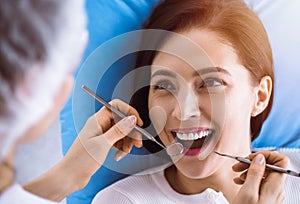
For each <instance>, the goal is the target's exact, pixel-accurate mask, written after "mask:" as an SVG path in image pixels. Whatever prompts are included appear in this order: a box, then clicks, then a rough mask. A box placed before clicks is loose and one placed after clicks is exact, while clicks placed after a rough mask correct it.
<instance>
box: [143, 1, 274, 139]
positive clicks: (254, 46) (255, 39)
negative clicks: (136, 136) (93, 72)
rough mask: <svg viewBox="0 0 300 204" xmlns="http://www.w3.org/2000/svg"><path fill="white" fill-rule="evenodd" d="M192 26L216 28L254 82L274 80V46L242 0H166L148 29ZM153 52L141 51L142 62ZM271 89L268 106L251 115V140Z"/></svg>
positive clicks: (148, 60) (264, 115)
mask: <svg viewBox="0 0 300 204" xmlns="http://www.w3.org/2000/svg"><path fill="white" fill-rule="evenodd" d="M192 28H200V29H201V28H202V29H208V30H210V31H213V32H215V33H216V34H217V35H218V36H219V37H220V38H221V40H222V42H223V43H227V44H229V45H230V46H231V47H233V48H234V50H235V52H236V54H237V56H238V57H239V60H240V63H241V64H242V65H243V66H244V67H246V69H247V70H248V71H249V72H250V74H251V77H252V80H253V82H254V83H258V82H259V81H260V79H261V78H262V77H264V76H270V77H271V78H272V79H273V80H274V73H273V57H272V50H271V46H270V43H269V40H268V36H267V33H266V31H265V29H264V26H263V25H262V23H261V21H260V19H259V18H258V17H257V16H256V14H255V13H254V12H253V11H252V10H251V9H249V8H248V7H247V5H246V4H245V3H244V2H243V1H241V0H165V1H162V2H161V3H160V4H159V5H158V6H157V7H156V8H155V9H154V10H153V12H152V14H151V16H150V18H149V19H148V21H147V22H146V24H145V29H162V30H168V31H173V32H183V31H188V30H190V29H192ZM153 57H154V55H153V54H152V55H151V57H146V58H145V54H140V55H139V56H138V59H137V62H138V63H137V64H138V65H139V66H142V65H146V64H151V62H152V60H153ZM273 95H274V91H273V90H272V93H271V98H270V102H269V104H268V106H267V108H266V109H265V110H264V111H263V112H262V113H261V114H259V115H258V116H256V117H253V118H251V134H252V140H253V139H255V137H257V135H258V134H259V132H260V130H261V127H262V124H263V122H264V121H265V119H266V118H267V116H268V115H269V112H270V110H271V107H272V103H273Z"/></svg>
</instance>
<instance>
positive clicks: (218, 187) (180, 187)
mask: <svg viewBox="0 0 300 204" xmlns="http://www.w3.org/2000/svg"><path fill="white" fill-rule="evenodd" d="M229 163H230V162H228V165H226V167H225V166H224V168H222V171H220V172H215V173H214V174H212V175H210V176H208V177H205V178H201V179H193V178H188V177H186V176H185V175H183V174H182V173H181V172H180V171H179V170H178V169H177V168H176V167H175V166H174V165H173V166H171V167H169V168H168V169H166V171H165V176H166V178H167V180H168V182H169V184H170V185H171V186H172V188H173V189H174V190H175V191H177V192H178V193H181V194H185V195H191V194H197V193H201V192H203V191H205V190H206V189H207V188H211V189H214V190H215V191H217V192H222V193H223V195H224V196H225V197H226V199H227V200H229V201H230V200H232V199H233V198H234V197H235V196H236V195H237V193H238V191H239V189H240V186H239V185H237V184H235V183H234V182H233V178H235V177H238V176H239V174H237V173H235V172H233V171H232V170H231V166H232V165H233V164H234V162H233V161H231V163H230V164H229ZM226 169H228V171H226Z"/></svg>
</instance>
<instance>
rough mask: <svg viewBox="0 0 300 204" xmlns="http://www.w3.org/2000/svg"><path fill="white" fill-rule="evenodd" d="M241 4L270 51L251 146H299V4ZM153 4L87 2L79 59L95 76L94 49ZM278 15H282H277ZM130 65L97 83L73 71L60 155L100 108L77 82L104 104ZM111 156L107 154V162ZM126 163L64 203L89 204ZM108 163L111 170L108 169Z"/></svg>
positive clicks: (135, 23)
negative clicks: (91, 87)
mask: <svg viewBox="0 0 300 204" xmlns="http://www.w3.org/2000/svg"><path fill="white" fill-rule="evenodd" d="M246 1H247V2H248V3H249V4H250V5H251V6H253V9H254V10H255V11H257V13H258V15H259V16H260V17H261V19H262V21H263V23H264V24H265V27H266V29H267V31H268V34H269V37H270V41H271V45H272V49H273V53H274V60H275V77H276V81H275V100H274V106H273V110H272V111H271V114H270V116H269V118H268V119H267V121H266V123H265V124H264V125H263V129H262V132H261V134H260V136H259V137H258V138H257V139H256V140H255V141H254V142H253V143H252V146H253V147H254V148H256V147H270V146H272V147H300V139H299V133H300V125H299V124H300V117H298V115H300V106H299V105H298V103H299V102H298V101H300V93H297V89H296V88H297V87H299V85H300V69H298V67H299V66H300V63H299V60H298V59H297V57H298V56H297V53H299V52H297V51H298V49H299V47H300V38H299V36H300V27H299V26H298V27H295V25H297V23H296V22H293V21H292V20H296V19H299V18H300V15H299V14H298V11H299V10H300V3H299V1H297V0H294V1H289V3H288V4H286V1H283V0H281V1H266V2H265V1H264V2H263V3H260V1H255V0H246ZM158 2H159V0H139V1H136V0H126V1H118V0H111V1H106V0H87V2H86V10H87V15H88V30H89V43H88V46H87V49H86V52H85V55H84V60H85V59H87V58H88V56H92V57H93V58H95V59H93V60H94V61H96V60H98V62H97V63H98V64H99V65H95V66H98V67H99V68H98V69H99V72H100V71H101V69H103V67H101V61H102V60H104V59H101V58H99V59H98V58H96V57H97V56H95V55H93V52H94V51H95V50H96V48H97V47H98V46H100V45H101V44H103V43H104V42H106V41H108V40H109V39H111V38H113V37H115V36H118V35H120V34H122V33H125V32H128V31H132V30H136V29H140V28H141V26H142V22H144V21H145V19H146V18H147V17H148V15H149V13H150V11H151V9H152V8H153V7H154V6H155V5H156V4H157V3H158ZM267 4H268V5H267ZM271 4H272V5H271ZM287 5H288V6H287ZM278 13H281V14H282V15H278ZM296 15H297V16H296ZM116 49H118V47H116ZM84 60H83V61H84ZM95 63H96V62H95ZM133 63H134V56H129V57H127V58H124V59H119V60H118V61H117V62H116V63H115V64H114V65H113V66H112V67H111V68H109V69H108V70H106V73H105V75H104V76H102V77H101V80H100V81H99V78H98V77H99V75H98V74H96V73H95V72H83V71H82V70H81V69H82V66H81V69H78V70H77V71H76V73H75V78H76V84H75V89H74V93H73V95H72V97H71V99H70V100H69V101H68V103H67V104H66V106H65V107H64V109H63V110H62V112H61V115H60V121H61V133H62V145H63V152H64V153H66V152H67V150H68V149H69V147H70V146H71V144H72V143H73V141H74V139H75V138H76V136H77V134H78V132H79V131H80V129H81V128H82V126H83V125H84V122H85V120H86V119H87V118H88V117H89V116H90V115H91V114H93V113H94V112H96V111H97V110H98V109H99V108H100V106H99V105H98V104H93V105H92V106H91V105H90V104H91V101H92V100H91V99H90V98H89V99H90V101H88V100H89V99H88V96H86V95H84V94H85V93H83V92H82V93H81V92H80V90H79V88H78V87H80V86H81V85H82V84H81V83H83V82H84V83H94V82H95V83H97V84H98V86H97V93H98V92H99V93H101V96H102V97H103V98H105V99H106V100H108V101H109V100H110V99H111V98H112V91H113V89H114V87H115V86H116V84H117V82H118V81H119V80H120V79H121V78H122V77H123V76H124V75H126V73H127V72H129V71H130V69H131V67H132V66H133ZM83 67H84V66H83ZM84 79H85V80H84ZM78 92H80V93H78ZM298 92H299V91H298ZM74 104H75V105H76V106H77V107H78V105H79V106H80V107H81V109H80V110H79V109H78V108H77V109H74ZM74 116H76V120H74ZM78 116H79V117H78ZM134 151H136V152H137V154H146V151H145V150H143V149H141V150H134ZM144 151H145V152H144ZM112 154H113V153H110V154H109V157H110V158H111V157H112ZM122 161H123V160H122ZM130 162H131V161H130V159H127V160H126V158H125V161H123V163H122V162H121V163H120V164H119V166H118V165H116V164H114V163H112V164H108V165H104V166H103V167H102V168H100V170H98V171H97V172H96V174H95V175H94V176H93V177H92V179H91V181H90V182H89V184H88V185H87V186H86V187H85V188H84V189H83V190H81V191H78V192H75V193H73V194H72V195H70V196H69V197H68V198H67V202H68V203H72V204H76V203H80V204H84V203H90V202H91V200H92V198H93V197H94V195H95V194H96V193H97V192H98V191H99V190H101V189H102V188H104V187H106V186H107V185H109V184H111V183H112V182H114V181H116V180H118V179H120V178H122V177H124V176H126V173H125V174H124V173H118V171H116V169H118V168H121V166H122V165H123V164H127V165H126V166H128V164H130ZM140 162H142V161H140ZM109 165H112V166H113V167H114V168H110V167H111V166H109ZM115 165H116V166H115ZM107 166H109V168H107ZM124 166H125V165H124ZM129 166H130V165H129ZM114 170H115V171H114ZM123 172H124V171H123ZM125 172H127V171H125Z"/></svg>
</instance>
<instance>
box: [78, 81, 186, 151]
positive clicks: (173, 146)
mask: <svg viewBox="0 0 300 204" xmlns="http://www.w3.org/2000/svg"><path fill="white" fill-rule="evenodd" d="M82 89H83V90H84V91H85V92H86V93H88V94H89V95H90V96H92V97H93V98H95V99H96V100H97V101H98V102H99V103H101V104H102V105H104V106H105V107H106V108H108V109H109V110H111V111H112V112H113V113H115V114H117V115H118V116H119V117H120V118H125V117H126V115H125V114H124V113H122V112H121V111H119V110H118V109H116V108H114V107H113V106H111V105H110V104H109V103H107V102H106V101H105V100H104V99H103V98H101V97H99V96H97V95H96V94H95V93H94V92H93V91H92V90H90V89H89V88H87V87H86V86H85V85H83V86H82ZM134 129H135V130H136V131H138V132H139V133H141V134H142V135H144V136H145V137H147V138H148V139H150V140H151V141H153V142H155V143H156V144H158V145H159V146H160V147H162V148H163V149H165V150H166V152H167V154H168V155H169V156H179V155H181V154H182V153H183V151H184V148H183V145H182V144H181V143H179V142H174V143H172V144H170V145H168V146H167V147H165V146H164V145H163V144H161V143H160V142H158V141H157V140H156V139H155V137H153V136H152V135H151V134H150V133H148V132H147V131H146V130H144V129H142V128H141V127H139V126H137V125H136V126H135V127H134Z"/></svg>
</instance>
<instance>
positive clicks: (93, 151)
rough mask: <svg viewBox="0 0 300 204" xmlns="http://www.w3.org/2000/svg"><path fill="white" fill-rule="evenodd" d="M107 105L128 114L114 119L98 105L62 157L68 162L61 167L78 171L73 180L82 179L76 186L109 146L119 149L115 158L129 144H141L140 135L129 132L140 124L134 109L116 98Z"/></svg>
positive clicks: (124, 152) (99, 162)
mask: <svg viewBox="0 0 300 204" xmlns="http://www.w3.org/2000/svg"><path fill="white" fill-rule="evenodd" d="M110 105H112V106H113V107H115V108H116V109H118V110H120V111H121V112H123V113H124V114H126V115H129V116H128V117H126V118H124V119H122V120H120V121H117V119H118V118H115V117H114V116H115V115H114V114H113V113H112V112H111V111H110V110H109V109H107V108H106V107H103V108H101V109H100V110H99V111H98V112H97V113H95V114H94V115H93V116H91V117H90V118H89V119H88V120H87V122H86V124H85V126H84V127H83V128H82V130H81V131H80V133H79V135H78V137H77V138H76V140H75V141H74V143H73V145H72V146H71V148H70V149H69V151H68V153H67V154H66V156H65V158H64V159H63V160H64V161H63V162H66V163H68V164H64V166H72V169H73V171H74V170H75V171H78V175H76V177H77V179H76V180H80V178H82V179H81V180H84V182H83V183H81V184H80V188H83V187H84V186H85V185H86V184H87V182H88V181H89V179H90V177H91V176H92V175H93V174H94V173H95V172H96V171H97V170H98V169H99V168H100V167H101V165H102V164H103V163H104V161H105V159H106V157H107V154H108V152H109V150H110V149H111V147H112V146H115V147H116V148H118V149H119V150H118V151H117V153H116V155H115V160H117V161H118V160H120V159H122V158H123V157H124V156H126V155H127V154H128V153H129V152H130V150H131V148H132V146H133V145H134V146H136V147H138V148H140V147H142V136H141V134H140V133H138V132H136V131H132V130H133V128H134V126H135V125H136V124H138V125H139V126H141V125H143V122H142V120H141V118H140V117H139V114H138V112H137V111H136V110H135V109H134V108H133V107H131V106H129V105H128V104H126V103H124V102H122V101H120V100H117V99H116V100H113V101H111V102H110Z"/></svg>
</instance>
